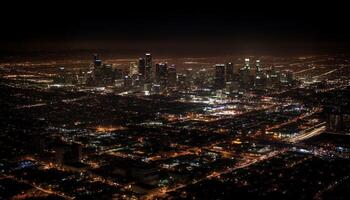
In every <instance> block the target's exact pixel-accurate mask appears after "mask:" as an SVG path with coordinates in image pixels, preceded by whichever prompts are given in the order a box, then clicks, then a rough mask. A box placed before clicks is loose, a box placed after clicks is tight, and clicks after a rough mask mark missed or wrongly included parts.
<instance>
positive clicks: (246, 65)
mask: <svg viewBox="0 0 350 200" xmlns="http://www.w3.org/2000/svg"><path fill="white" fill-rule="evenodd" d="M244 68H245V69H246V70H250V66H249V58H245V59H244Z"/></svg>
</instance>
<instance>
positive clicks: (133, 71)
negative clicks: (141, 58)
mask: <svg viewBox="0 0 350 200" xmlns="http://www.w3.org/2000/svg"><path fill="white" fill-rule="evenodd" d="M138 73H139V69H138V65H137V64H136V63H135V62H130V64H129V76H130V77H132V76H133V75H135V74H138Z"/></svg>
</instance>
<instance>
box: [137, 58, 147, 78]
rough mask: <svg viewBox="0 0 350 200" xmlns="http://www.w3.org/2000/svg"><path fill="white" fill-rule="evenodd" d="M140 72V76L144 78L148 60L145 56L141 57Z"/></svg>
mask: <svg viewBox="0 0 350 200" xmlns="http://www.w3.org/2000/svg"><path fill="white" fill-rule="evenodd" d="M138 72H139V74H140V76H141V77H143V79H144V77H145V73H146V60H145V59H144V58H139V63H138Z"/></svg>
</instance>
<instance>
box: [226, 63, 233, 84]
mask: <svg viewBox="0 0 350 200" xmlns="http://www.w3.org/2000/svg"><path fill="white" fill-rule="evenodd" d="M233 71H234V70H233V63H231V62H229V63H227V64H226V82H230V81H232V80H233Z"/></svg>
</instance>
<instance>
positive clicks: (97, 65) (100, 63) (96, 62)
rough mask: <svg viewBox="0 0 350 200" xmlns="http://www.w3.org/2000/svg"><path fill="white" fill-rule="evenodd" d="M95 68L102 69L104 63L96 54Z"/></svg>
mask: <svg viewBox="0 0 350 200" xmlns="http://www.w3.org/2000/svg"><path fill="white" fill-rule="evenodd" d="M93 62H94V67H100V66H101V65H102V61H101V60H100V58H99V56H98V55H97V54H94V61H93Z"/></svg>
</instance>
